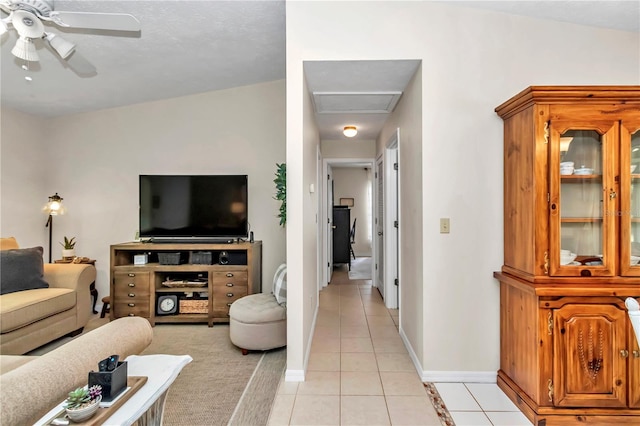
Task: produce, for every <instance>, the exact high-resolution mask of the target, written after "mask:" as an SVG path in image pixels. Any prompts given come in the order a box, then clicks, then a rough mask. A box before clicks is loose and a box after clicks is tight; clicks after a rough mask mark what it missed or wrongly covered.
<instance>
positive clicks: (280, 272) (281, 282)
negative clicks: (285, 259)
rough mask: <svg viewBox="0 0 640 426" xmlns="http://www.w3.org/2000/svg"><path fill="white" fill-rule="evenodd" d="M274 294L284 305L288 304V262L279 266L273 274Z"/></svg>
mask: <svg viewBox="0 0 640 426" xmlns="http://www.w3.org/2000/svg"><path fill="white" fill-rule="evenodd" d="M273 295H274V296H275V297H276V300H277V301H278V303H279V304H280V305H282V306H286V304H287V264H286V263H283V264H282V265H280V266H278V269H277V270H276V273H275V274H274V276H273Z"/></svg>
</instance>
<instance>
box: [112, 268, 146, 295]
mask: <svg viewBox="0 0 640 426" xmlns="http://www.w3.org/2000/svg"><path fill="white" fill-rule="evenodd" d="M149 282H150V281H149V272H116V273H115V274H114V280H113V285H114V287H115V291H116V293H117V292H126V291H129V290H130V289H136V290H140V289H146V290H147V292H148V291H149Z"/></svg>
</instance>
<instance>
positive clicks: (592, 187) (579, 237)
mask: <svg viewBox="0 0 640 426" xmlns="http://www.w3.org/2000/svg"><path fill="white" fill-rule="evenodd" d="M617 147H618V124H617V123H615V122H612V121H611V122H601V123H587V122H582V121H578V120H575V121H557V122H551V140H550V146H549V168H550V169H549V183H550V188H549V214H550V221H549V226H550V227H549V230H550V235H549V254H550V275H552V276H613V275H614V273H615V265H616V260H615V257H616V254H617V253H616V244H615V232H616V228H615V224H616V219H615V215H613V214H611V212H612V211H616V210H617V205H618V200H617V183H616V181H615V170H616V168H615V155H614V153H615V152H616V151H617Z"/></svg>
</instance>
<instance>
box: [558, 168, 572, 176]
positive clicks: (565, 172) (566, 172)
mask: <svg viewBox="0 0 640 426" xmlns="http://www.w3.org/2000/svg"><path fill="white" fill-rule="evenodd" d="M573 171H574V169H573V167H560V174H561V175H563V176H566V175H572V174H573Z"/></svg>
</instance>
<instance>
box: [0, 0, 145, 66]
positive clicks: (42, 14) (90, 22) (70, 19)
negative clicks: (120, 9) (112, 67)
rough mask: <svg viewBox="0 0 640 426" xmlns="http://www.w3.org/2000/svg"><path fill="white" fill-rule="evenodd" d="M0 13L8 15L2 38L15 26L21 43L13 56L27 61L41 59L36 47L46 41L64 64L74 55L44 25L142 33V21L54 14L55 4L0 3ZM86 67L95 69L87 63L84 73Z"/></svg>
mask: <svg viewBox="0 0 640 426" xmlns="http://www.w3.org/2000/svg"><path fill="white" fill-rule="evenodd" d="M0 10H2V11H3V12H4V13H6V14H7V15H8V16H6V17H4V18H2V19H0V35H2V34H4V33H6V32H7V31H8V29H9V27H10V26H13V28H14V29H15V30H16V32H17V33H18V40H17V41H16V44H15V46H14V47H13V49H12V50H11V53H12V54H13V55H14V56H16V57H18V58H20V59H23V60H25V61H32V62H37V61H38V60H39V59H40V58H39V56H38V52H37V51H36V46H35V44H34V41H36V40H44V41H45V42H46V43H48V44H49V46H51V48H52V49H53V50H54V51H55V52H56V54H57V55H58V56H60V58H62V59H64V60H68V59H69V58H70V56H71V54H72V53H74V51H75V48H76V45H75V44H74V43H71V42H69V41H67V40H64V39H63V38H62V37H60V36H59V35H58V34H54V33H50V32H47V31H46V30H45V24H47V25H48V24H53V25H57V26H59V27H63V28H83V29H94V30H107V31H140V21H138V19H136V18H135V17H134V16H133V15H130V14H126V13H91V12H65V11H59V10H54V5H53V0H0ZM76 54H77V53H76ZM74 56H75V55H74ZM87 65H88V66H89V67H93V66H92V65H91V64H88V62H87V63H86V64H85V67H84V68H85V71H87ZM93 70H94V71H95V68H93Z"/></svg>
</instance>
